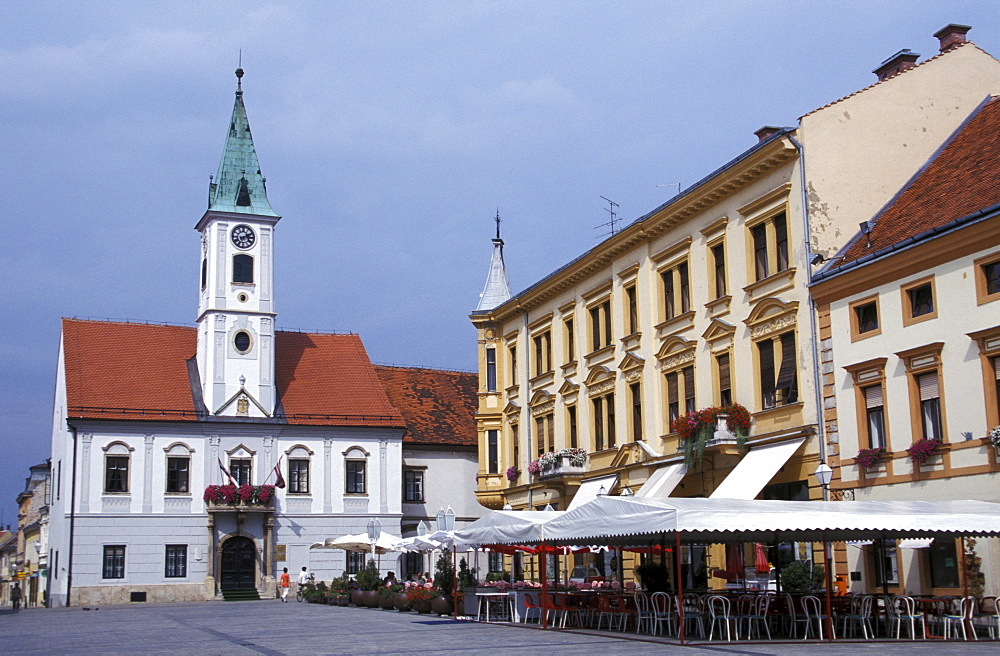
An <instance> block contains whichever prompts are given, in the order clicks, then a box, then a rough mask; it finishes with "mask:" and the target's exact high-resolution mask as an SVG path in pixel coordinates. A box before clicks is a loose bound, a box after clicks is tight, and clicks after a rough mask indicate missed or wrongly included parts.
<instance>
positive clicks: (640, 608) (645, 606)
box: [633, 592, 656, 633]
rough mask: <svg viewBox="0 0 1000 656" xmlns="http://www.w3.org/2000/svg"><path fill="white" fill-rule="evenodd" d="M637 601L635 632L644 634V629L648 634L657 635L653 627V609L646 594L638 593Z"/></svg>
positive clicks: (635, 598)
mask: <svg viewBox="0 0 1000 656" xmlns="http://www.w3.org/2000/svg"><path fill="white" fill-rule="evenodd" d="M633 599H634V600H635V632H636V633H642V629H643V627H645V628H646V631H647V632H648V633H655V632H656V631H655V629H654V627H653V608H652V606H651V605H650V603H649V597H647V596H646V593H645V592H636V593H635V596H634V597H633Z"/></svg>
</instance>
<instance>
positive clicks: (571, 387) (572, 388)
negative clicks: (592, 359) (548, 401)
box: [558, 378, 580, 396]
mask: <svg viewBox="0 0 1000 656" xmlns="http://www.w3.org/2000/svg"><path fill="white" fill-rule="evenodd" d="M558 391H559V394H561V395H562V396H575V395H576V393H577V392H579V391H580V386H579V385H578V384H576V383H574V382H573V381H572V380H571V379H569V378H567V379H566V380H564V381H563V384H562V387H560V388H559V390H558Z"/></svg>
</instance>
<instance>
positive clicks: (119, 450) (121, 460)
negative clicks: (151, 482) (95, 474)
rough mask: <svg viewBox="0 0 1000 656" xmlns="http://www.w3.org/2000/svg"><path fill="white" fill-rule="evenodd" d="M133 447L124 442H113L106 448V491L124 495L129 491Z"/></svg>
mask: <svg viewBox="0 0 1000 656" xmlns="http://www.w3.org/2000/svg"><path fill="white" fill-rule="evenodd" d="M132 450H133V449H132V447H130V446H129V445H127V444H125V443H124V442H112V443H111V444H109V445H108V446H106V447H104V491H105V492H106V493H112V494H114V493H124V492H128V491H129V486H128V468H129V463H130V460H131V452H132Z"/></svg>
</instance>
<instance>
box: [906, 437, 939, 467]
mask: <svg viewBox="0 0 1000 656" xmlns="http://www.w3.org/2000/svg"><path fill="white" fill-rule="evenodd" d="M940 445H941V442H939V441H938V440H931V439H927V438H924V439H922V440H920V441H919V442H914V443H913V446H911V447H910V448H909V449H907V450H906V453H907V455H908V456H910V462H912V463H913V464H914V465H922V464H924V462H926V461H927V459H928V458H930V457H931V456H933V455H934V454H935V453H937V449H938V447H939V446H940Z"/></svg>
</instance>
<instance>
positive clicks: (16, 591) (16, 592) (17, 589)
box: [10, 583, 22, 610]
mask: <svg viewBox="0 0 1000 656" xmlns="http://www.w3.org/2000/svg"><path fill="white" fill-rule="evenodd" d="M21 597H22V593H21V584H20V583H15V584H14V587H13V588H11V591H10V604H11V606H13V607H14V610H19V609H20V608H21Z"/></svg>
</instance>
